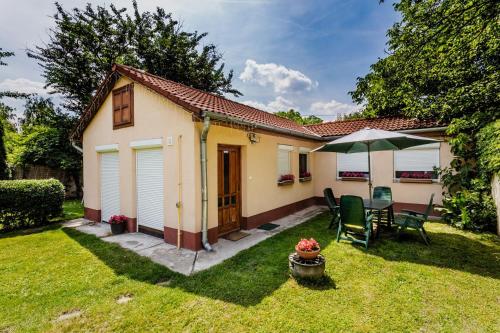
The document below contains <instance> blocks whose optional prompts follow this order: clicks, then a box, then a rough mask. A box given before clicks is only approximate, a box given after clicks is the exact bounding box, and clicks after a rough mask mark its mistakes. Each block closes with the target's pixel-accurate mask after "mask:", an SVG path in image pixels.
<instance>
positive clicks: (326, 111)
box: [310, 99, 360, 117]
mask: <svg viewBox="0 0 500 333" xmlns="http://www.w3.org/2000/svg"><path fill="white" fill-rule="evenodd" d="M359 110H360V108H359V107H358V106H356V105H353V104H346V103H341V102H337V101H336V100H334V99H332V100H331V101H329V102H315V103H312V104H311V107H310V113H311V114H314V115H317V116H336V117H338V116H340V115H345V114H349V113H353V112H356V111H359Z"/></svg>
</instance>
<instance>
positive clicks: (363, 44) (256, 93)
mask: <svg viewBox="0 0 500 333" xmlns="http://www.w3.org/2000/svg"><path fill="white" fill-rule="evenodd" d="M59 2H60V3H61V4H62V5H63V7H65V8H73V7H75V6H76V7H82V6H84V4H85V3H86V2H88V1H76V0H60V1H59ZM90 2H91V3H93V4H99V5H106V6H107V5H109V4H110V3H111V1H90ZM113 3H114V4H115V5H117V6H118V7H131V1H128V0H126V1H125V0H117V1H113ZM138 4H139V8H140V10H143V11H145V10H149V11H152V10H154V9H155V7H157V6H161V7H163V8H164V9H165V10H166V11H169V12H172V14H173V16H174V18H176V19H178V20H179V21H181V22H182V23H183V26H184V29H185V30H188V31H192V30H198V31H200V32H205V31H206V32H208V33H209V34H208V37H207V38H206V40H205V41H206V42H211V43H214V44H216V45H217V46H218V47H219V49H220V50H221V51H222V52H223V54H224V62H225V63H226V68H228V69H229V68H232V69H233V70H234V74H235V77H234V81H233V84H234V86H235V87H236V88H237V89H238V90H240V91H241V92H242V93H243V94H244V96H242V97H240V98H238V99H237V100H238V101H240V102H243V103H247V104H251V105H254V106H257V107H259V108H261V109H265V110H267V111H276V110H280V109H286V108H289V107H293V108H296V109H298V110H300V111H301V112H302V113H303V114H316V115H320V116H321V117H322V118H324V119H325V120H333V119H335V117H336V115H337V114H339V113H340V114H343V113H348V112H352V111H354V110H356V106H354V105H353V104H352V102H351V99H350V96H349V95H348V91H350V90H352V89H353V88H354V86H355V82H356V77H358V76H363V75H365V74H366V73H367V72H368V70H369V66H370V64H372V63H374V62H375V61H376V60H377V58H379V57H383V56H384V50H385V48H386V40H387V38H386V31H387V29H388V28H389V27H390V26H391V25H392V24H393V23H394V22H395V21H396V20H397V19H398V15H397V13H395V12H394V10H393V7H392V4H391V3H390V2H386V3H383V4H379V3H378V1H377V0H357V1H355V0H352V1H348V0H343V1H341V0H338V1H337V0H332V1H300V0H289V1H265V0H242V1H237V0H218V1H216V0H213V1H209V0H205V1H194V0H193V1H191V0H183V1H179V0H177V1H170V0H138ZM54 11H55V10H54V5H53V2H52V1H40V0H38V1H36V0H24V1H12V0H3V1H2V2H1V4H0V22H2V23H1V27H2V33H1V34H0V47H2V48H3V49H4V50H12V51H14V52H16V57H15V58H10V59H8V62H9V66H8V67H2V68H1V69H0V90H3V89H9V88H17V89H18V90H22V91H26V92H38V93H40V94H45V93H46V92H45V90H44V89H43V78H42V77H41V75H40V74H41V70H40V68H39V66H38V65H37V64H36V62H35V61H33V60H32V59H29V58H28V57H27V56H26V55H25V51H24V49H26V48H27V47H33V46H34V45H36V44H41V43H43V42H44V41H46V40H47V39H48V30H49V28H50V27H51V26H52V19H51V18H50V15H52V14H53V13H54ZM231 98H232V97H231ZM6 102H7V103H8V104H10V105H12V106H14V107H17V108H21V105H22V104H20V102H15V101H11V100H6Z"/></svg>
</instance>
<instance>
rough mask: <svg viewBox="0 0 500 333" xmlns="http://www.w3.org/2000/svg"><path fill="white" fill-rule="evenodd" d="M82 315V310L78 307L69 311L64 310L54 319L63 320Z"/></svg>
mask: <svg viewBox="0 0 500 333" xmlns="http://www.w3.org/2000/svg"><path fill="white" fill-rule="evenodd" d="M81 315H82V312H81V311H80V310H78V309H75V310H71V311H66V312H64V313H63V314H62V315H60V316H59V317H57V319H56V321H64V320H69V319H73V318H76V317H80V316H81Z"/></svg>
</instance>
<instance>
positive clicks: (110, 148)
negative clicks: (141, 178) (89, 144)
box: [95, 143, 118, 153]
mask: <svg viewBox="0 0 500 333" xmlns="http://www.w3.org/2000/svg"><path fill="white" fill-rule="evenodd" d="M95 151H96V152H98V153H110V152H115V151H118V144H117V143H113V144H110V145H101V146H95Z"/></svg>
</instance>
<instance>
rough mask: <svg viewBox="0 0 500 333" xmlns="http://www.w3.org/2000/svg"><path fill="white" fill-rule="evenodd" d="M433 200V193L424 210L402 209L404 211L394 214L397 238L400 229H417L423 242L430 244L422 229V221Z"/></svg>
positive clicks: (428, 212) (429, 211) (425, 217)
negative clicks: (421, 211)
mask: <svg viewBox="0 0 500 333" xmlns="http://www.w3.org/2000/svg"><path fill="white" fill-rule="evenodd" d="M433 200H434V193H432V195H431V199H430V200H429V204H428V205H427V208H426V209H425V212H423V213H420V212H416V211H413V210H408V209H402V210H401V211H402V212H404V213H400V214H396V219H395V223H396V224H397V226H398V235H397V236H398V238H399V235H400V233H401V231H404V230H405V229H415V230H418V232H419V233H420V236H422V238H423V240H424V242H425V244H427V245H430V243H431V239H430V238H429V236H428V235H427V232H426V231H425V229H424V223H425V221H427V218H428V217H429V214H430V213H431V211H432V201H433Z"/></svg>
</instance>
